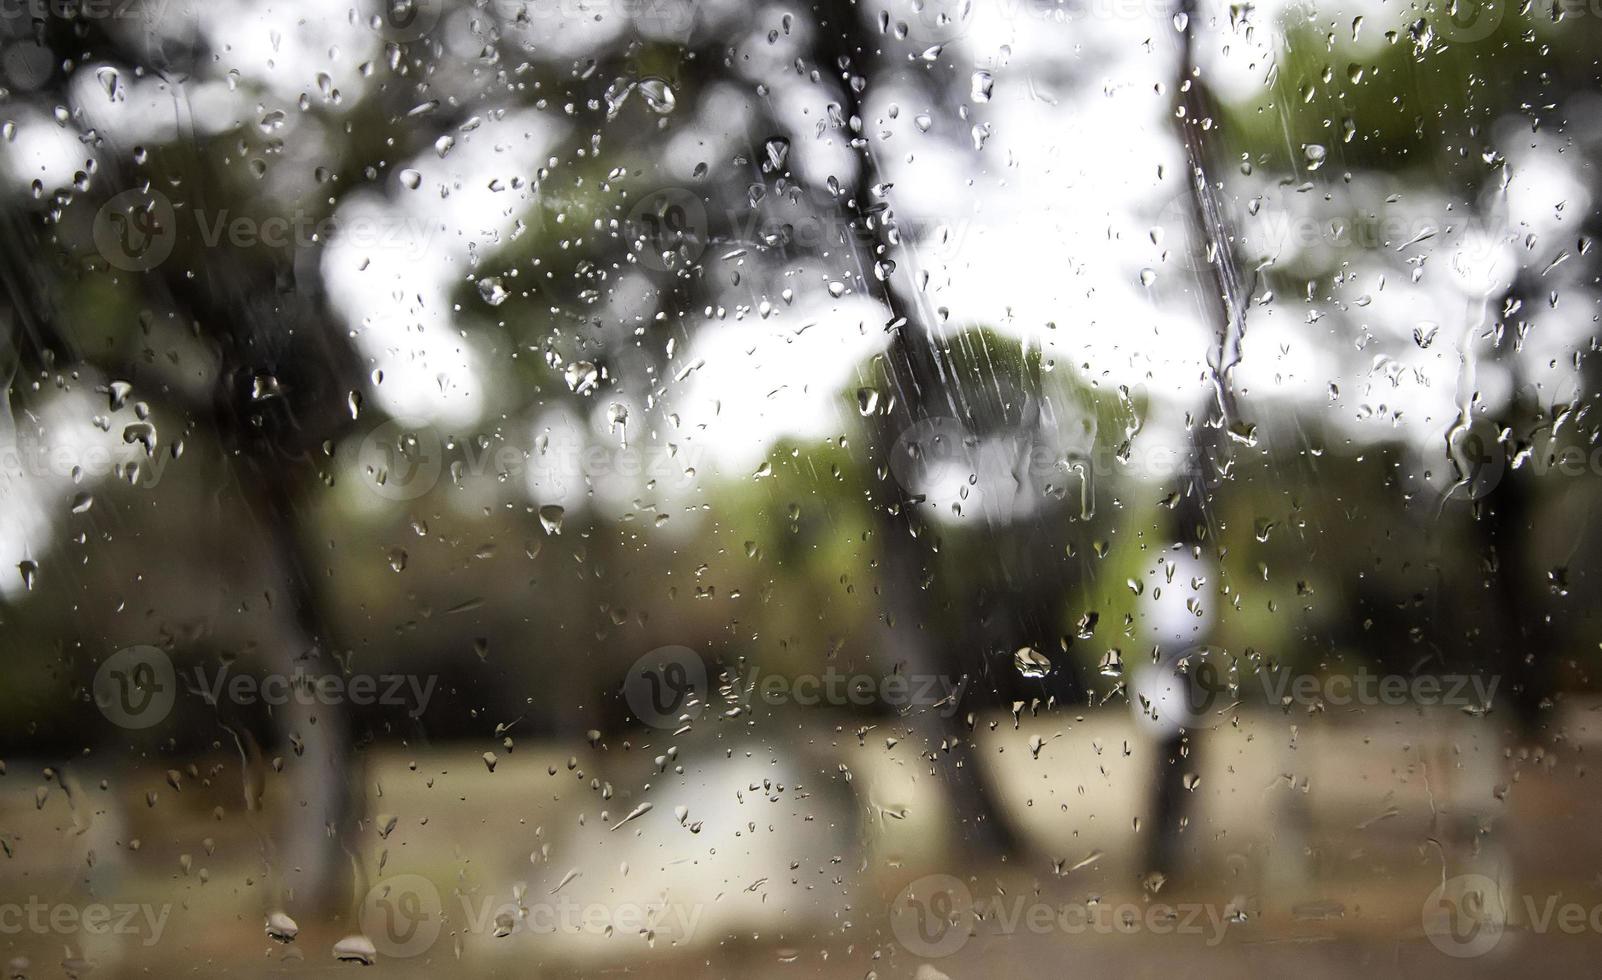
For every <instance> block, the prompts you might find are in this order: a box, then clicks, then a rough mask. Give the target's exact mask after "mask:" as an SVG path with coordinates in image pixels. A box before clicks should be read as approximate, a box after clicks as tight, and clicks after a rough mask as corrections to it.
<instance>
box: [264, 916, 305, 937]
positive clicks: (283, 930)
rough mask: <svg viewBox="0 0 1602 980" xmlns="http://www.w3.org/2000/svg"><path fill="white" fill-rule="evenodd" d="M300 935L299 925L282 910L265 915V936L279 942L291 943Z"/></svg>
mask: <svg viewBox="0 0 1602 980" xmlns="http://www.w3.org/2000/svg"><path fill="white" fill-rule="evenodd" d="M298 935H300V926H298V925H296V924H295V920H294V919H291V918H290V917H289V916H288V915H286V914H284V913H283V912H273V913H271V914H270V915H268V916H267V937H268V938H269V939H274V940H277V941H278V942H281V943H292V942H294V941H295V937H296V936H298Z"/></svg>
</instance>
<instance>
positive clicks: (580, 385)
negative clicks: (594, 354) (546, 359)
mask: <svg viewBox="0 0 1602 980" xmlns="http://www.w3.org/2000/svg"><path fill="white" fill-rule="evenodd" d="M562 377H563V379H564V380H566V381H567V387H568V389H569V390H570V391H576V392H578V393H579V394H581V395H582V394H585V393H586V392H588V391H589V390H590V389H591V388H594V387H595V385H596V383H597V382H599V381H600V379H601V372H600V370H599V369H598V368H596V366H595V365H594V364H591V363H590V362H589V361H574V362H573V363H571V364H569V365H568V366H567V367H565V368H563V369H562Z"/></svg>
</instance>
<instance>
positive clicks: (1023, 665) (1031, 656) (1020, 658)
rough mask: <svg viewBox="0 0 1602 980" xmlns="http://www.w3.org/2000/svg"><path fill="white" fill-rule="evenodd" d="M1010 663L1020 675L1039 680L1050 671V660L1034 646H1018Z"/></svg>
mask: <svg viewBox="0 0 1602 980" xmlns="http://www.w3.org/2000/svg"><path fill="white" fill-rule="evenodd" d="M1012 665H1013V666H1014V667H1016V668H1017V669H1018V674H1019V676H1020V677H1026V678H1029V679H1030V680H1039V679H1040V678H1042V677H1045V676H1046V675H1047V674H1049V673H1051V661H1050V660H1049V659H1047V658H1046V655H1045V654H1043V653H1041V652H1040V651H1039V650H1036V649H1035V648H1034V647H1019V648H1018V649H1017V651H1016V652H1014V653H1013V655H1012Z"/></svg>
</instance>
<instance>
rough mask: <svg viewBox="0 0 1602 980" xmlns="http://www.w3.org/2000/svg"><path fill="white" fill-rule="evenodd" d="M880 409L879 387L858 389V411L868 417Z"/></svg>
mask: <svg viewBox="0 0 1602 980" xmlns="http://www.w3.org/2000/svg"><path fill="white" fill-rule="evenodd" d="M878 410H879V391H878V389H877V388H858V389H857V412H858V414H860V415H862V416H864V417H866V416H869V415H872V414H873V413H874V412H877V411H878Z"/></svg>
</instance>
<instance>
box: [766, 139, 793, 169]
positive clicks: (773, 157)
mask: <svg viewBox="0 0 1602 980" xmlns="http://www.w3.org/2000/svg"><path fill="white" fill-rule="evenodd" d="M762 150H763V152H764V153H766V154H767V157H768V169H769V170H783V169H784V164H785V161H787V160H789V159H790V141H789V140H787V139H785V138H784V137H783V136H773V137H770V138H769V139H768V140H767V142H765V143H763V144H762Z"/></svg>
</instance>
